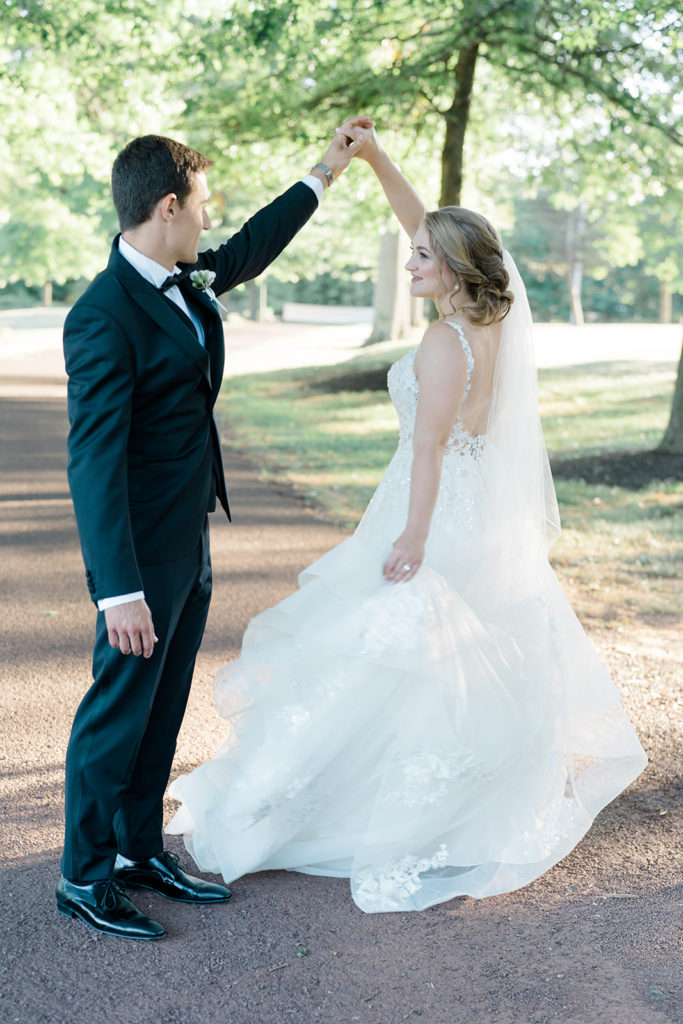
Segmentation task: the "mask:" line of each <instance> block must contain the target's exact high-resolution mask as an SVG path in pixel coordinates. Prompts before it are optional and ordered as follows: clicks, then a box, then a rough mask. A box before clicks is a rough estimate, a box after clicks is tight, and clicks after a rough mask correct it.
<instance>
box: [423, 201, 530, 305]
mask: <svg viewBox="0 0 683 1024" xmlns="http://www.w3.org/2000/svg"><path fill="white" fill-rule="evenodd" d="M424 225H425V228H426V229H427V234H428V235H429V242H430V246H431V251H432V255H433V257H434V260H435V262H436V263H437V265H439V264H441V263H445V264H446V265H447V266H448V267H450V268H451V270H452V271H453V272H454V273H455V274H456V275H457V277H458V278H460V279H461V280H462V282H463V284H465V285H466V286H467V289H468V291H469V293H470V295H471V296H472V301H473V302H474V308H468V309H466V310H465V312H466V313H467V316H468V317H469V319H470V320H471V321H472V323H474V324H481V325H486V324H493V323H496V321H498V320H502V319H503V318H504V317H506V316H507V314H508V312H509V310H510V306H511V305H512V302H513V298H514V297H513V295H512V292H510V291H508V290H507V288H508V284H509V280H510V279H509V277H508V272H507V270H506V269H505V267H504V266H503V246H502V244H501V241H500V238H499V237H498V232H497V231H496V229H495V228H494V227H493V225H492V224H490V223H489V221H488V220H487V219H486V217H482V215H481V214H480V213H474V211H472V210H466V209H464V208H463V207H462V206H443V207H441V209H440V210H435V211H434V212H433V213H426V214H425V218H424Z"/></svg>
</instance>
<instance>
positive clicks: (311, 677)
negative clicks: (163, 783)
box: [167, 460, 646, 912]
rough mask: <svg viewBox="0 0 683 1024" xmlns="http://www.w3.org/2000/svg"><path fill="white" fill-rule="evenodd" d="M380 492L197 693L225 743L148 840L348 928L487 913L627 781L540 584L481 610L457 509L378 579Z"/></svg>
mask: <svg viewBox="0 0 683 1024" xmlns="http://www.w3.org/2000/svg"><path fill="white" fill-rule="evenodd" d="M399 463H400V460H399ZM399 471H400V464H399V465H398V466H394V472H395V473H396V472H399ZM388 478H389V482H388V483H387V482H386V478H385V481H384V482H383V483H384V485H385V486H384V491H383V490H382V488H380V490H379V491H378V493H377V495H376V497H375V499H374V503H373V504H371V506H370V507H369V509H368V513H366V517H365V519H364V521H363V522H362V523H361V525H360V527H359V529H358V530H357V531H356V533H355V534H354V536H352V537H350V538H349V539H348V540H346V541H344V542H343V543H342V544H341V545H339V546H338V547H336V548H334V549H333V550H332V551H330V552H328V553H327V554H326V555H324V556H323V557H322V558H321V559H319V560H318V561H317V562H315V563H313V565H311V566H309V567H308V569H306V570H305V571H304V573H302V575H301V577H300V588H299V590H297V591H296V592H295V593H293V594H292V595H291V596H289V597H288V598H286V599H285V600H284V601H282V602H281V603H280V604H278V605H277V606H276V607H274V608H271V609H268V610H267V611H265V612H263V613H262V614H261V615H259V616H257V617H256V618H255V619H254V620H252V622H251V624H250V625H249V627H248V629H247V632H246V634H245V637H244V643H243V649H242V656H241V658H240V659H239V661H237V662H235V663H234V664H232V665H228V666H226V667H225V668H224V669H222V670H221V672H220V673H219V674H218V676H217V678H216V682H215V698H216V702H217V706H218V709H219V711H220V712H221V713H222V714H223V715H225V716H226V717H227V718H228V719H229V721H230V725H231V728H230V730H229V734H228V737H227V739H226V742H225V743H224V745H223V746H222V747H221V748H220V749H219V750H218V751H217V753H216V754H215V756H214V757H213V758H212V759H211V760H210V761H208V762H206V763H205V764H202V765H201V766H200V767H198V768H197V769H196V770H195V771H193V772H192V773H191V774H189V775H185V776H181V777H180V778H178V779H176V780H175V781H174V782H173V784H172V786H171V789H170V795H171V796H172V797H174V798H175V799H177V800H179V801H180V802H181V807H180V809H179V810H178V812H177V813H176V815H175V817H174V818H173V820H172V821H171V823H170V825H169V826H168V827H167V831H168V832H170V833H175V834H180V833H182V834H184V836H185V842H186V845H187V848H188V850H189V852H190V853H191V854H192V856H193V858H194V860H195V861H196V863H197V864H198V866H199V867H200V869H202V870H204V871H209V872H215V873H220V874H222V875H223V877H224V878H225V880H226V881H227V882H231V881H233V880H234V879H236V878H239V877H240V876H241V875H243V874H245V873H247V872H253V871H259V870H264V869H273V868H286V869H290V870H296V871H302V872H306V873H309V874H320V875H331V876H341V877H345V878H349V879H350V885H351V892H352V896H353V899H354V901H355V902H356V904H357V905H358V906H359V907H360V908H361V909H362V910H364V911H367V912H380V911H399V910H421V909H424V908H425V907H428V906H431V905H433V904H436V903H439V902H442V901H445V900H449V899H451V898H453V897H455V896H461V895H469V896H474V897H484V896H490V895H493V894H497V893H502V892H507V891H510V890H513V889H517V888H519V887H521V886H524V885H526V884H528V883H529V882H531V881H532V880H533V879H535V878H537V877H538V876H539V875H541V874H542V873H543V872H545V871H546V870H547V869H548V868H550V867H551V866H552V865H553V864H555V863H557V861H559V860H560V859H561V858H562V857H564V856H565V855H566V854H567V853H568V852H569V851H570V850H571V849H572V848H573V847H574V846H575V845H576V843H577V842H578V841H579V840H580V839H581V837H582V836H583V835H584V834H585V832H586V831H587V829H588V828H589V827H590V825H591V823H592V821H593V819H594V818H595V816H596V815H597V814H598V812H599V811H600V810H601V808H603V807H604V806H605V805H606V804H607V803H608V802H609V801H611V800H612V799H613V798H614V797H615V796H616V795H617V794H618V793H619V792H620V791H621V790H623V789H624V788H625V787H626V786H627V785H628V784H629V783H630V782H631V781H632V780H633V779H634V778H636V776H637V775H638V774H639V773H640V772H641V771H642V769H643V767H644V765H645V763H646V759H645V755H644V753H643V750H642V748H641V746H640V744H639V742H638V739H637V737H636V735H635V733H634V730H633V727H632V726H631V723H630V722H629V720H628V718H627V716H626V714H625V713H624V711H623V709H622V706H621V702H620V699H619V695H618V693H617V691H616V689H615V687H614V685H613V683H612V681H611V680H610V678H609V676H608V675H607V673H606V671H605V669H604V667H603V665H602V663H601V662H600V660H599V658H598V656H597V654H596V652H595V650H594V649H593V647H592V645H591V644H590V642H589V641H588V639H587V638H586V636H585V634H584V633H583V630H582V629H581V627H580V625H579V623H578V621H577V619H576V617H575V616H574V613H573V612H572V610H571V607H570V606H569V604H568V602H567V600H566V598H565V597H564V594H563V592H562V590H561V588H560V586H559V583H558V582H557V580H556V578H555V576H554V574H553V572H552V570H551V568H550V566H549V564H547V562H546V563H545V566H541V568H540V571H539V572H537V573H536V574H535V577H534V580H535V582H534V585H533V586H527V587H520V592H519V594H518V595H517V596H516V598H515V599H514V600H510V599H509V598H508V599H506V600H505V601H500V600H498V601H496V600H494V599H493V597H494V590H495V580H494V579H487V578H486V570H485V564H486V562H485V560H484V561H483V562H482V561H479V572H477V569H476V562H475V563H473V562H472V561H471V557H470V561H469V562H468V555H469V556H471V554H472V550H473V541H474V537H473V535H472V534H471V530H472V529H476V526H473V524H474V523H475V518H476V517H472V515H471V506H470V507H469V510H466V519H467V522H465V521H464V520H463V519H462V516H463V515H465V513H463V512H462V509H463V505H462V503H461V504H460V505H459V506H458V507H459V508H460V509H461V520H460V522H458V521H457V517H456V519H455V521H454V516H453V515H452V514H448V515H443V516H441V513H440V511H439V508H437V510H436V513H435V517H434V520H433V529H432V531H431V532H430V543H429V545H428V551H427V557H426V559H425V563H424V564H423V565H422V567H421V568H420V570H419V571H418V572H417V574H416V575H415V577H414V578H413V580H412V581H411V582H409V583H405V584H396V585H392V584H388V583H386V582H385V581H384V580H383V577H382V566H383V564H384V561H385V559H386V556H387V554H388V551H389V550H390V548H391V541H393V538H394V536H396V535H397V533H396V532H394V525H393V523H392V522H391V521H389V520H391V519H395V522H396V524H398V523H400V522H401V521H402V517H403V516H404V515H405V509H401V508H400V507H397V505H396V503H395V502H393V501H391V500H389V501H388V503H387V507H386V509H384V508H383V493H384V494H385V496H386V497H387V498H391V494H392V492H395V488H394V487H392V486H391V473H389V474H388ZM394 482H395V481H394ZM475 484H476V481H470V485H472V486H474V485H475ZM472 486H469V487H468V493H469V494H471V493H472ZM389 510H390V513H391V514H389ZM440 516H441V518H440ZM403 521H405V520H404V519H403ZM380 524H381V525H380ZM468 530H470V534H469V535H468ZM398 532H400V530H399V531H398ZM456 536H457V537H458V538H459V542H458V543H459V547H460V552H459V556H458V558H455V559H454V558H453V550H454V538H455V537H456ZM455 546H456V547H457V545H455ZM454 565H457V566H458V567H459V568H458V570H457V573H456V571H455V570H454V569H453V566H454ZM492 588H494V589H492ZM487 594H488V595H489V598H488V600H487V597H486V595H487Z"/></svg>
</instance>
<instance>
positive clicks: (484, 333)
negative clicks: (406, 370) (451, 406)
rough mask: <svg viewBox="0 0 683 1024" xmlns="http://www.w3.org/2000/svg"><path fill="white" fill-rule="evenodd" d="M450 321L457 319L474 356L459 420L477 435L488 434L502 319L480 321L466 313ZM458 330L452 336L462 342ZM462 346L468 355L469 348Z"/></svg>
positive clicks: (454, 322)
mask: <svg viewBox="0 0 683 1024" xmlns="http://www.w3.org/2000/svg"><path fill="white" fill-rule="evenodd" d="M449 322H450V323H451V324H452V325H454V324H456V323H458V324H459V326H460V327H461V328H462V332H463V335H464V337H465V340H466V342H467V346H468V347H469V350H470V353H471V357H472V364H471V374H470V376H469V385H468V387H467V389H466V393H465V395H464V396H463V399H462V402H461V404H460V408H459V411H458V420H459V422H460V423H462V425H463V427H464V428H465V430H466V431H467V432H468V433H469V434H471V435H472V436H475V437H476V436H477V435H479V434H485V433H486V431H487V428H488V422H489V412H490V410H491V399H492V395H493V381H494V375H495V369H496V360H497V358H498V348H499V345H500V335H501V330H502V322H501V321H497V322H496V323H493V324H487V325H478V324H473V323H470V322H469V321H468V320H467V318H466V317H463V316H461V317H458V318H457V320H456V319H455V318H453V319H452V320H449ZM458 334H459V332H458V333H457V334H456V335H454V337H453V342H454V344H458V343H459V342H458ZM463 348H464V350H465V355H466V356H467V349H466V348H465V346H463Z"/></svg>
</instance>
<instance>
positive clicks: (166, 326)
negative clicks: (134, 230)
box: [109, 241, 211, 385]
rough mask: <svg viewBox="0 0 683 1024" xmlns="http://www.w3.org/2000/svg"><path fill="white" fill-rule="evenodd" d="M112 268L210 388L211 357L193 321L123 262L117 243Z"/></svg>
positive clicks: (112, 258)
mask: <svg viewBox="0 0 683 1024" xmlns="http://www.w3.org/2000/svg"><path fill="white" fill-rule="evenodd" d="M109 269H110V270H111V271H113V273H114V274H116V276H117V278H118V279H119V281H120V282H121V284H122V285H123V286H124V288H125V289H126V291H127V292H128V294H129V295H130V297H131V298H132V299H133V300H134V302H136V303H137V305H139V306H140V308H141V309H142V311H143V312H144V313H146V314H147V316H149V317H151V318H152V320H154V321H155V322H156V323H157V324H158V325H159V327H161V329H162V330H163V331H164V332H165V333H166V334H167V335H168V336H169V337H170V338H171V340H172V341H173V342H174V343H175V344H176V345H177V346H178V347H179V348H180V349H182V351H183V352H184V353H185V355H187V356H189V358H190V359H192V361H193V362H194V363H195V364H196V365H197V367H198V369H199V370H200V371H201V373H202V375H203V376H204V377H205V378H206V381H207V383H208V384H209V385H211V374H210V369H209V367H210V363H209V354H208V352H207V351H206V350H205V349H204V348H202V346H201V345H200V344H199V340H198V338H197V334H196V332H195V329H194V327H193V326H192V321H191V320H190V319H189V318H188V317H186V316H185V314H184V313H183V312H182V310H181V309H179V310H178V312H177V313H176V311H175V310H174V309H172V308H171V303H170V300H168V299H166V298H165V297H164V295H163V294H162V293H161V292H160V291H159V290H158V289H157V288H155V287H154V285H153V284H150V283H149V281H146V280H145V279H144V277H142V275H141V274H138V272H137V270H135V268H134V267H132V266H131V265H130V263H129V262H128V260H126V259H124V258H123V256H122V255H121V254H120V252H119V250H118V245H117V241H115V242H114V246H113V248H112V252H111V256H110V259H109Z"/></svg>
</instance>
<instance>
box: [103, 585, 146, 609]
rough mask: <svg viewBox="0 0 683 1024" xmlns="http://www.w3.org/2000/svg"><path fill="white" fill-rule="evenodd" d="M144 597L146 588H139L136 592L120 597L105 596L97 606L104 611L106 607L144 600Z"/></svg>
mask: <svg viewBox="0 0 683 1024" xmlns="http://www.w3.org/2000/svg"><path fill="white" fill-rule="evenodd" d="M144 597H145V592H144V590H137V591H136V592H135V593H134V594H121V596H120V597H103V598H102V600H101V601H98V602H97V607H98V608H99V610H100V611H101V612H103V611H104V610H105V609H106V608H114V607H115V606H116V605H117V604H128V602H129V601H142V600H144Z"/></svg>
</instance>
